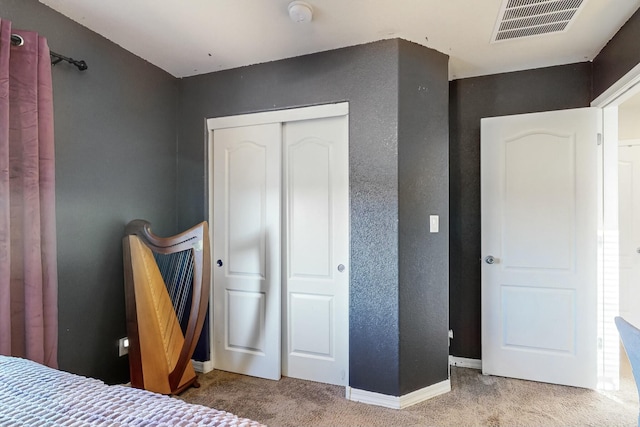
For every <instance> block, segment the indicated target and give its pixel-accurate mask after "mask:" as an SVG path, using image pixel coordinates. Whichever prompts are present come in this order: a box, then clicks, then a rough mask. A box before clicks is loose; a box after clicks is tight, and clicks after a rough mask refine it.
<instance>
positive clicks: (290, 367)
mask: <svg viewBox="0 0 640 427" xmlns="http://www.w3.org/2000/svg"><path fill="white" fill-rule="evenodd" d="M283 133H284V185H285V191H284V193H285V204H284V219H285V220H284V224H285V239H284V240H285V248H284V254H285V255H284V267H283V275H284V276H286V279H285V280H284V287H285V289H284V293H283V302H282V304H283V371H282V373H283V375H285V376H290V377H295V378H302V379H306V380H312V381H319V382H325V383H331V384H338V385H347V381H348V376H347V369H348V351H349V349H348V332H349V327H348V325H349V318H348V313H349V271H348V259H349V218H348V213H349V209H348V202H349V182H348V144H347V142H348V123H347V117H346V116H342V117H330V118H323V119H315V120H302V121H295V122H290V123H285V124H284V132H283Z"/></svg>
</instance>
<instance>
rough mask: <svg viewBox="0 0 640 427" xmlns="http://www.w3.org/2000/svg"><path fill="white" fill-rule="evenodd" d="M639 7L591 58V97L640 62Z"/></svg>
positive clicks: (595, 95) (602, 90) (594, 96)
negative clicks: (592, 58)
mask: <svg viewBox="0 0 640 427" xmlns="http://www.w3.org/2000/svg"><path fill="white" fill-rule="evenodd" d="M639 40H640V9H639V10H637V11H636V13H634V14H633V16H632V17H631V18H629V20H628V21H627V22H626V23H625V24H624V26H623V27H622V28H621V29H620V31H618V33H617V34H616V35H615V36H613V38H612V39H611V40H609V43H607V45H606V46H605V47H604V48H603V49H602V50H601V51H600V53H598V56H596V57H595V59H594V60H593V98H594V99H595V98H597V97H598V95H600V94H601V93H602V92H604V91H605V90H607V89H608V88H609V87H610V86H611V85H612V84H614V83H615V82H616V81H618V80H619V79H620V78H621V77H622V76H624V75H625V74H626V73H627V72H628V71H629V70H631V69H632V68H633V67H635V66H636V65H637V64H639V63H640V43H639V42H638V41H639Z"/></svg>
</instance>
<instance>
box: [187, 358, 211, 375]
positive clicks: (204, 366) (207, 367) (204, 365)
mask: <svg viewBox="0 0 640 427" xmlns="http://www.w3.org/2000/svg"><path fill="white" fill-rule="evenodd" d="M191 363H192V364H193V369H194V370H195V371H196V372H200V373H201V374H206V373H207V372H211V371H213V360H205V361H204V362H200V361H198V360H191Z"/></svg>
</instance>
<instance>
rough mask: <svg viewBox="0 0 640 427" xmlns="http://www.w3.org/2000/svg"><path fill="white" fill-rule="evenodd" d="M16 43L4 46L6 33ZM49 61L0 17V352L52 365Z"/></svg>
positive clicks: (27, 35) (31, 37)
mask: <svg viewBox="0 0 640 427" xmlns="http://www.w3.org/2000/svg"><path fill="white" fill-rule="evenodd" d="M12 33H14V34H18V35H20V36H22V37H23V39H24V45H22V46H12V45H11V34H12ZM54 191H55V171H54V145H53V100H52V83H51V62H50V59H49V48H48V46H47V41H46V40H45V39H44V38H43V37H40V36H38V34H37V33H34V32H30V31H17V30H13V31H12V29H11V22H10V21H6V20H2V19H0V354H3V355H11V356H18V357H24V358H27V359H31V360H34V361H36V362H39V363H42V364H45V365H47V366H51V367H54V368H55V367H57V365H58V360H57V352H58V308H57V293H58V282H57V280H58V279H57V267H56V235H55V223H56V220H55V193H54Z"/></svg>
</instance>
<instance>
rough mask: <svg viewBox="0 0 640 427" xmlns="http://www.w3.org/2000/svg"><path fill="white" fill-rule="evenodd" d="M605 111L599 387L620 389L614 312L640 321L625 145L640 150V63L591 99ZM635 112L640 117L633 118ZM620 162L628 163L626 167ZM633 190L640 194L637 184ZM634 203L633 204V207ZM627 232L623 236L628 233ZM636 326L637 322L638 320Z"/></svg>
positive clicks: (638, 255)
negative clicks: (631, 281)
mask: <svg viewBox="0 0 640 427" xmlns="http://www.w3.org/2000/svg"><path fill="white" fill-rule="evenodd" d="M591 105H592V106H594V107H600V108H602V111H603V129H604V132H603V159H602V178H603V179H602V184H603V187H602V192H603V206H602V209H601V212H602V221H601V224H603V228H602V230H601V238H602V242H603V244H602V251H603V254H602V256H603V259H604V260H605V262H604V264H603V267H602V271H601V272H599V281H600V283H599V286H598V289H599V298H598V299H599V300H598V307H599V310H598V316H599V319H598V325H599V331H598V332H599V333H598V336H599V351H598V379H599V381H598V388H601V389H605V390H617V389H618V388H619V385H620V372H621V363H620V362H621V358H622V360H623V361H624V360H625V357H626V355H625V354H624V352H621V349H620V340H619V337H618V332H617V329H616V327H615V324H614V322H613V319H614V317H615V316H618V315H622V316H623V317H625V316H626V317H630V318H631V319H630V320H631V321H632V322H633V319H635V321H636V322H638V321H640V304H637V303H636V304H629V302H632V303H633V302H634V301H636V302H637V299H635V300H630V299H629V298H630V293H633V292H637V290H634V289H632V288H631V287H630V286H629V285H628V280H629V275H630V274H634V271H633V269H632V268H630V267H631V266H632V265H633V264H634V263H637V262H639V261H640V260H636V259H635V258H640V253H637V252H636V250H634V252H635V256H634V254H633V253H627V252H630V251H629V248H631V247H633V248H640V242H637V241H634V240H633V235H632V233H633V231H629V230H628V228H629V227H635V228H638V225H636V223H637V222H638V219H637V216H636V217H635V218H634V217H633V216H630V212H629V208H631V207H632V205H633V201H631V202H630V200H629V197H628V196H629V195H630V194H629V191H628V190H629V188H630V187H629V185H632V183H631V182H629V180H628V179H629V176H628V172H629V168H630V167H633V165H632V164H629V161H628V160H627V157H628V154H627V153H623V151H621V150H624V151H630V150H626V149H624V148H621V146H622V147H626V146H637V147H636V148H632V149H631V150H633V151H635V150H636V149H637V150H640V145H638V144H640V126H638V125H637V124H636V123H637V122H638V120H637V117H638V116H639V115H640V64H639V65H637V66H636V67H634V68H633V69H632V70H631V71H629V72H628V73H627V74H626V75H625V76H623V77H622V78H621V79H620V80H618V82H616V83H615V84H613V85H612V86H611V87H610V88H609V89H608V90H606V91H605V92H604V93H603V94H602V95H600V96H599V97H598V98H596V99H595V100H594V101H593V102H592V103H591ZM634 114H635V117H636V119H635V120H631V117H632V116H633V115H634ZM621 161H623V163H624V165H623V166H622V167H621V166H620V165H621ZM634 191H635V192H636V193H637V192H638V188H635V189H634ZM630 204H631V205H630ZM623 233H624V236H623ZM636 270H637V269H636ZM636 324H637V323H636Z"/></svg>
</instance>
